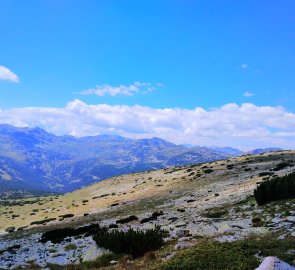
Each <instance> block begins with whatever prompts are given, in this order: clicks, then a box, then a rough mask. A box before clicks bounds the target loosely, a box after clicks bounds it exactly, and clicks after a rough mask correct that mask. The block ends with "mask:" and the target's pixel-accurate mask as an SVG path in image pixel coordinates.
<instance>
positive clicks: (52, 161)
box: [0, 125, 241, 197]
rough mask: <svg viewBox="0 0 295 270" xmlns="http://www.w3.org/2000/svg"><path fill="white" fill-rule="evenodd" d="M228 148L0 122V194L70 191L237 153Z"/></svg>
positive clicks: (20, 194)
mask: <svg viewBox="0 0 295 270" xmlns="http://www.w3.org/2000/svg"><path fill="white" fill-rule="evenodd" d="M240 153H241V152H240V151H238V150H235V149H230V148H216V149H210V148H206V147H189V148H188V147H185V146H180V145H175V144H173V143H170V142H167V141H165V140H162V139H159V138H152V139H139V140H133V139H128V138H123V137H120V136H107V135H101V136H94V137H83V138H75V137H71V136H55V135H53V134H50V133H47V132H46V131H44V130H42V129H40V128H33V129H30V128H16V127H13V126H10V125H0V194H1V196H2V197H4V196H9V195H14V196H16V195H19V196H22V195H26V194H29V193H35V194H36V193H40V192H47V193H48V192H68V191H72V190H75V189H77V188H80V187H83V186H87V185H89V184H92V183H94V182H97V181H100V180H103V179H106V178H109V177H112V176H116V175H121V174H124V173H129V172H139V171H146V170H152V169H159V168H166V167H171V166H178V165H188V164H195V163H201V162H208V161H213V160H219V159H224V158H227V157H232V156H236V155H237V154H240Z"/></svg>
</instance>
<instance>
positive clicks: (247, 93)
mask: <svg viewBox="0 0 295 270" xmlns="http://www.w3.org/2000/svg"><path fill="white" fill-rule="evenodd" d="M253 96H254V93H252V92H249V91H246V92H245V93H244V97H253Z"/></svg>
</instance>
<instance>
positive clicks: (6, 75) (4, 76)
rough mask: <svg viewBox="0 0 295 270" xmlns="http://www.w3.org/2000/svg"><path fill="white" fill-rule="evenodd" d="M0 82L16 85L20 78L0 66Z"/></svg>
mask: <svg viewBox="0 0 295 270" xmlns="http://www.w3.org/2000/svg"><path fill="white" fill-rule="evenodd" d="M0 80H7V81H11V82H15V83H18V82H19V79H18V76H17V75H16V74H14V73H13V72H12V71H11V70H10V69H8V68H7V67H4V66H0Z"/></svg>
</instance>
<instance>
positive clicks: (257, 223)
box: [252, 217, 263, 227]
mask: <svg viewBox="0 0 295 270" xmlns="http://www.w3.org/2000/svg"><path fill="white" fill-rule="evenodd" d="M252 223H253V226H254V227H261V226H263V221H262V219H261V217H253V218H252Z"/></svg>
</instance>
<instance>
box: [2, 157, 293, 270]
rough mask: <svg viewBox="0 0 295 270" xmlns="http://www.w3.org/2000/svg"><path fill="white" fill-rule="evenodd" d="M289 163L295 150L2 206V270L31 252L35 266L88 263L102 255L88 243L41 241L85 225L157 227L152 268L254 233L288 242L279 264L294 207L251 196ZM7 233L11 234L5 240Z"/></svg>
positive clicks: (114, 181)
mask: <svg viewBox="0 0 295 270" xmlns="http://www.w3.org/2000/svg"><path fill="white" fill-rule="evenodd" d="M282 164H284V166H282ZM294 165H295V151H281V152H273V153H264V154H260V155H255V156H253V155H244V156H241V157H235V158H230V159H227V160H220V161H214V162H211V163H205V164H196V165H190V166H183V167H173V168H167V169H161V170H154V171H149V172H142V173H131V174H127V175H122V176H117V177H113V178H111V179H108V180H105V181H102V182H99V183H95V184H93V185H90V186H88V187H86V188H83V189H80V190H77V191H74V192H72V193H68V194H65V195H57V196H47V197H38V198H31V199H20V200H13V201H10V202H9V203H8V202H7V201H5V202H2V206H1V207H0V213H1V215H0V230H1V233H2V234H3V239H2V240H0V250H1V246H2V250H10V249H11V250H12V252H8V251H7V253H5V252H2V253H1V252H0V259H1V260H0V261H1V262H2V265H0V268H1V267H4V268H6V267H7V265H8V264H9V263H10V264H11V263H12V264H14V265H24V264H25V261H26V260H28V258H31V257H32V256H33V253H34V256H33V259H34V261H35V262H36V263H37V264H39V265H42V266H45V265H47V263H49V262H50V263H55V264H71V263H79V262H80V261H81V260H87V258H86V259H85V258H84V255H85V254H88V255H89V254H92V255H93V254H94V255H93V256H95V255H96V256H98V255H99V254H102V253H103V252H105V251H104V250H103V249H100V248H98V247H96V245H95V243H94V242H93V240H92V238H91V237H86V238H84V237H82V236H81V237H80V238H79V237H68V238H67V239H65V240H64V241H62V242H60V243H51V242H47V243H46V244H41V243H40V241H41V240H40V239H41V233H42V232H44V230H51V229H56V228H65V227H66V228H69V227H70V228H76V227H78V226H85V224H99V225H100V226H103V227H107V228H119V229H122V230H126V229H127V228H129V227H132V228H135V229H148V228H152V227H154V226H155V225H158V226H160V227H161V228H162V229H164V230H165V231H167V232H168V235H167V238H166V239H165V241H166V243H167V246H166V247H165V249H164V250H162V251H159V253H157V254H158V255H157V256H159V257H156V258H157V259H156V262H157V263H160V262H163V261H166V260H169V259H170V258H171V257H173V256H174V255H175V254H177V253H178V250H182V249H187V248H190V247H192V246H194V245H195V244H196V243H198V241H199V239H201V238H204V237H205V238H210V239H215V240H217V241H219V242H221V243H223V242H232V241H236V240H241V241H243V239H248V237H249V236H251V237H253V236H255V235H256V236H258V237H262V236H263V235H265V236H266V237H269V233H271V234H272V237H274V238H271V239H274V240H275V239H278V241H280V239H285V240H284V241H285V243H287V242H288V241H289V239H290V241H291V242H290V243H289V242H288V245H287V244H286V245H284V246H282V250H283V249H284V248H285V249H286V250H284V251H282V250H281V249H280V250H279V251H280V252H281V253H278V254H281V255H282V256H283V259H284V258H290V256H289V255H288V254H289V253H288V252H291V251H290V250H291V249H290V245H291V246H292V245H293V246H294V242H292V241H293V240H292V239H293V237H295V227H294V222H295V212H294V207H295V201H294V200H289V201H284V202H275V203H271V204H268V205H266V206H258V205H257V204H256V202H255V200H254V198H253V196H252V195H253V191H254V189H255V187H256V186H257V184H259V183H260V182H262V181H265V180H266V179H269V178H271V177H273V176H275V175H278V176H282V175H286V174H288V173H291V172H294V168H295V167H294ZM13 231H17V232H13ZM7 232H12V233H10V234H8V235H7ZM5 234H6V235H5ZM15 237H21V240H19V239H18V240H17V241H16V240H13V239H14V238H15ZM20 241H21V242H20ZM247 241H248V240H247ZM255 241H256V240H255ZM263 241H270V239H269V238H268V240H263ZM271 241H272V240H271ZM18 243H22V245H26V246H32V249H27V250H23V249H20V248H19V247H18V246H17V245H18ZM239 243H240V242H239ZM255 243H256V242H255ZM259 243H261V241H260V242H259ZM265 243H266V242H265ZM270 243H273V242H270ZM276 244H277V243H276ZM68 245H74V246H75V252H72V251H70V250H69V251H65V250H67V249H68V248H67V246H68ZM241 245H244V244H241ZM270 245H273V244H270ZM280 245H281V244H280V243H279V246H280ZM264 246H266V244H265V245H264ZM260 248H263V245H262V246H261V247H260ZM35 249H36V250H39V251H40V252H37V251H36V250H35ZM32 250H35V251H32ZM53 251H54V252H53ZM32 252H33V253H32ZM91 252H92V253H91ZM267 252H268V253H269V252H278V251H276V250H273V249H271V251H270V250H268V251H267ZM1 254H2V255H1ZM8 254H10V255H9V259H7V258H8V257H7V256H8ZM44 254H47V255H46V256H44ZM75 254H77V256H75ZM79 254H80V255H79ZM83 254H84V255H83ZM189 254H190V253H189ZM78 255H79V256H78ZM88 255H87V256H88ZM266 255H267V254H266ZM268 255H276V254H268ZM1 256H2V257H1ZM89 256H90V255H89ZM263 256H264V255H263V253H262V254H258V257H257V258H258V259H261V260H262V259H263ZM288 256H289V257H288ZM91 258H92V259H93V257H91ZM177 258H178V257H177ZM257 258H256V259H257ZM88 259H89V258H88ZM158 259H159V260H160V261H157V260H158ZM288 260H289V259H288ZM291 262H292V261H291ZM137 263H138V264H137ZM141 263H142V261H138V262H137V261H134V262H131V263H130V264H129V265H128V267H127V268H121V269H148V268H144V267H143V266H142V265H141ZM115 264H117V262H115ZM140 265H141V266H140ZM168 266H169V265H168ZM168 266H167V267H168ZM108 269H115V268H108ZM167 269H174V268H173V267H172V268H167ZM175 269H176V268H175ZM202 269H203V268H202ZM222 269H224V268H222ZM241 269H245V268H241ZM246 269H247V268H246Z"/></svg>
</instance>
